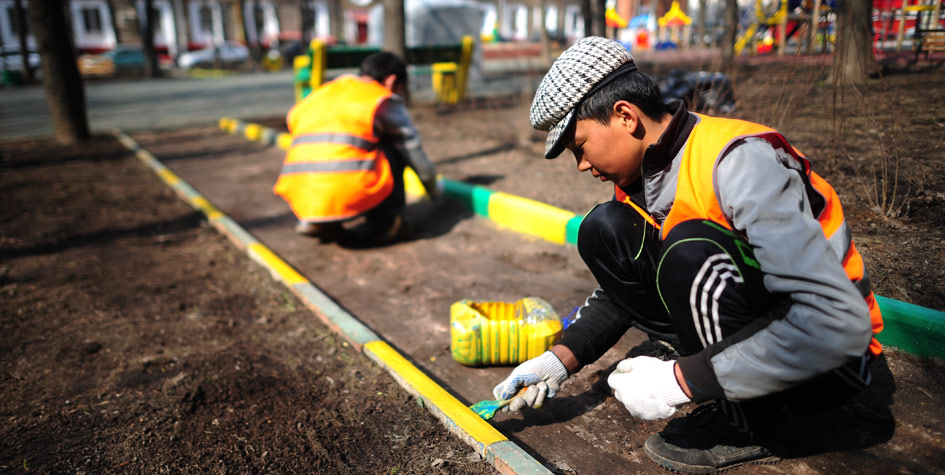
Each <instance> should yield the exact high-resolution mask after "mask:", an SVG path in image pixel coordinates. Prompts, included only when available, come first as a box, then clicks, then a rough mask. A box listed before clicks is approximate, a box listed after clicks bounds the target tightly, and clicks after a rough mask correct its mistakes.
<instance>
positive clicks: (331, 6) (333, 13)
mask: <svg viewBox="0 0 945 475" xmlns="http://www.w3.org/2000/svg"><path fill="white" fill-rule="evenodd" d="M328 22H329V25H328V29H330V30H331V35H332V36H334V37H335V41H336V42H338V43H346V41H345V40H346V39H345V10H344V8H343V6H342V2H341V0H329V1H328Z"/></svg>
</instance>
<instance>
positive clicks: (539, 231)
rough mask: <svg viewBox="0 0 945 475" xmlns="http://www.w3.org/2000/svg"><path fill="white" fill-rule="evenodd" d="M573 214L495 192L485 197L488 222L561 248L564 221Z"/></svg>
mask: <svg viewBox="0 0 945 475" xmlns="http://www.w3.org/2000/svg"><path fill="white" fill-rule="evenodd" d="M573 217H574V213H572V212H570V211H565V210H562V209H560V208H556V207H554V206H551V205H547V204H545V203H542V202H540V201H535V200H530V199H528V198H522V197H520V196H515V195H510V194H508V193H503V192H500V191H497V192H495V193H493V194H492V195H491V196H490V197H489V219H491V220H492V221H494V222H496V223H497V224H499V225H501V226H504V227H507V228H509V229H512V230H514V231H518V232H520V233H524V234H530V235H532V236H537V237H540V238H542V239H546V240H548V241H551V242H554V243H557V244H564V243H565V238H566V237H567V236H566V234H567V233H566V232H565V230H566V227H567V224H568V220H570V219H571V218H573Z"/></svg>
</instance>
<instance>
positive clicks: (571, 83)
mask: <svg viewBox="0 0 945 475" xmlns="http://www.w3.org/2000/svg"><path fill="white" fill-rule="evenodd" d="M626 63H633V56H632V55H631V54H630V51H627V48H625V47H624V46H623V45H621V44H620V43H617V42H616V41H614V40H609V39H607V38H601V37H599V36H589V37H587V38H584V39H582V40H580V41H578V42H577V43H574V44H573V45H571V47H570V48H568V49H567V50H565V51H564V53H561V56H559V57H558V59H556V60H555V62H554V64H552V65H551V69H549V70H548V73H547V74H545V77H544V79H542V80H541V84H539V85H538V90H537V91H536V92H535V99H534V100H533V101H532V107H531V110H530V111H529V114H528V115H529V121H530V122H531V124H532V127H534V128H536V129H538V130H548V131H550V132H549V133H548V139H547V141H546V142H545V158H555V157H557V156H558V155H560V154H561V152H562V151H563V150H564V147H565V141H564V140H562V139H563V138H564V137H563V136H564V135H565V132H566V131H567V129H568V128H569V127H570V126H571V123H572V122H573V119H574V109H575V107H577V105H578V104H580V103H581V101H582V100H583V99H584V98H585V97H586V96H587V95H588V93H590V92H591V89H593V88H594V86H595V85H597V84H598V83H600V82H601V80H603V79H604V78H606V77H607V76H609V75H610V74H611V73H613V72H615V71H617V69H618V68H620V67H621V66H623V65H624V64H626ZM627 71H629V70H627Z"/></svg>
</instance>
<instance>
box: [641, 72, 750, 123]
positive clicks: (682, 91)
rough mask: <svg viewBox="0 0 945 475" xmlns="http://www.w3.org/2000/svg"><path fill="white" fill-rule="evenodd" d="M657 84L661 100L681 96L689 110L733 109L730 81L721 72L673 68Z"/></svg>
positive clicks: (733, 92) (728, 110)
mask: <svg viewBox="0 0 945 475" xmlns="http://www.w3.org/2000/svg"><path fill="white" fill-rule="evenodd" d="M658 84H659V87H660V92H661V93H662V94H663V100H664V101H665V102H670V101H673V100H675V99H682V100H683V101H684V102H685V103H686V106H687V107H688V108H689V110H691V111H695V112H708V113H718V114H728V113H730V112H733V111H734V110H735V91H734V90H733V89H732V81H731V80H730V79H729V78H728V76H726V75H724V74H722V73H710V72H708V71H697V72H688V71H686V70H683V69H674V70H672V71H670V72H669V75H667V76H666V78H664V79H663V80H661V81H659V83H658Z"/></svg>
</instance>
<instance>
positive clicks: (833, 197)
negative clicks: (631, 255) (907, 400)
mask: <svg viewBox="0 0 945 475" xmlns="http://www.w3.org/2000/svg"><path fill="white" fill-rule="evenodd" d="M697 115H698V116H699V121H698V123H697V124H696V125H695V126H694V127H693V129H692V132H691V133H690V134H689V138H688V139H687V141H686V145H685V149H684V150H683V156H682V157H681V163H680V166H679V176H678V177H677V181H676V196H675V199H674V201H673V205H672V208H671V209H670V211H669V214H668V215H667V216H666V219H665V220H664V221H663V227H662V229H661V230H660V236H661V238H662V239H666V236H667V235H668V234H669V232H670V231H671V230H672V229H673V227H675V226H676V225H677V224H679V223H681V222H683V221H687V220H690V219H708V220H710V221H713V222H715V223H717V224H719V225H721V226H723V227H725V228H726V229H729V230H731V229H732V226H731V223H729V221H728V219H727V218H726V217H725V215H724V214H723V213H722V209H721V207H720V206H719V202H718V194H717V192H716V190H715V178H716V175H715V172H716V166H717V165H718V162H719V159H720V158H721V157H723V156H724V155H725V153H726V152H728V151H729V149H730V147H731V146H732V144H734V143H735V142H736V141H739V140H741V139H744V138H748V137H758V138H762V139H764V140H766V141H768V142H769V143H770V144H771V146H772V147H774V149H775V150H776V151H777V153H778V154H779V155H785V154H786V155H788V156H790V157H792V158H793V159H795V160H797V161H798V163H800V164H801V165H802V166H803V172H804V173H802V174H801V176H802V179H803V181H804V184H805V188H806V193H807V197H808V200H809V201H810V203H811V211H812V213H813V215H814V217H815V218H816V219H817V221H818V222H819V223H820V226H821V228H822V229H823V231H824V236H825V237H826V238H827V242H828V244H829V246H830V249H831V250H833V251H834V253H835V254H836V256H837V260H839V261H840V262H841V264H842V265H843V269H844V271H845V272H846V274H847V277H849V278H850V280H851V281H852V282H853V284H854V286H856V288H857V290H859V291H860V294H861V295H862V296H863V298H864V299H865V300H866V302H867V304H868V306H869V310H870V319H871V321H872V326H873V335H874V337H873V339H872V341H871V342H870V347H869V349H870V352H871V353H872V354H873V355H874V356H877V355H879V354H880V352H881V351H882V346H881V345H880V344H879V342H878V341H877V340H876V338H875V335H876V334H878V333H879V332H880V331H882V329H883V320H882V315H881V314H880V310H879V305H878V304H877V303H876V299H875V298H874V297H873V293H872V291H871V290H870V286H869V285H870V284H869V276H868V275H867V273H866V267H865V266H864V265H863V257H862V256H861V255H860V253H859V252H858V251H857V250H856V246H855V245H854V244H853V239H852V235H851V232H850V228H849V226H848V225H847V223H846V221H845V220H844V217H843V210H842V207H841V205H840V199H839V197H838V196H837V193H836V191H834V189H833V187H831V186H830V184H829V183H827V181H826V180H824V179H823V178H821V177H820V176H819V175H817V174H816V173H814V172H812V171H811V169H810V162H809V161H808V160H807V159H806V158H805V157H804V155H803V154H801V153H800V152H799V151H797V150H796V149H795V148H793V147H792V146H791V145H790V144H788V142H787V140H786V139H785V138H784V137H783V136H782V135H781V134H779V133H778V132H777V131H775V130H773V129H771V128H768V127H765V126H762V125H759V124H754V123H751V122H745V121H741V120H735V119H723V118H718V117H708V116H704V115H701V114H697ZM624 196H626V195H624ZM622 201H623V202H625V203H626V202H629V201H630V200H629V197H625V199H623V200H622ZM630 204H631V205H632V203H630ZM633 207H634V208H635V209H638V207H636V206H633ZM640 211H641V210H639V209H638V212H640Z"/></svg>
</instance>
